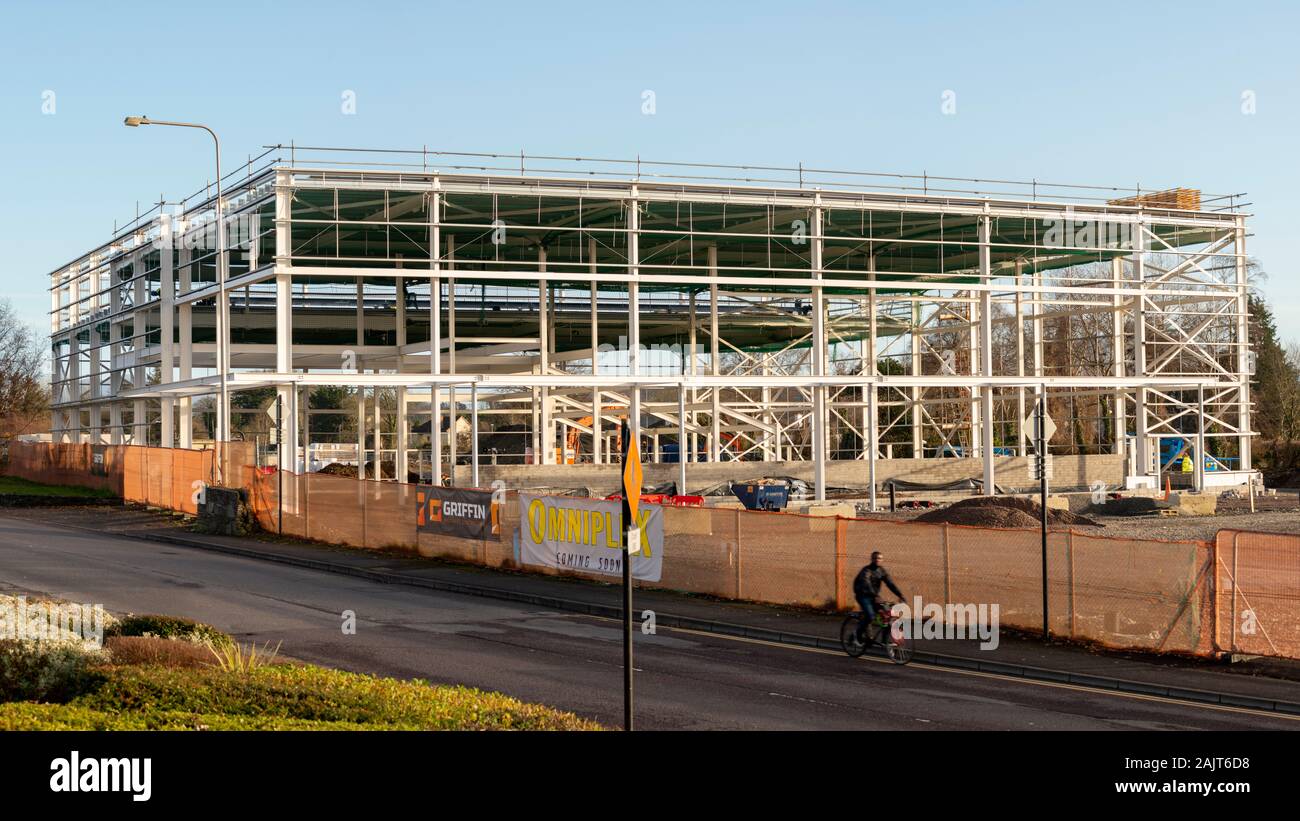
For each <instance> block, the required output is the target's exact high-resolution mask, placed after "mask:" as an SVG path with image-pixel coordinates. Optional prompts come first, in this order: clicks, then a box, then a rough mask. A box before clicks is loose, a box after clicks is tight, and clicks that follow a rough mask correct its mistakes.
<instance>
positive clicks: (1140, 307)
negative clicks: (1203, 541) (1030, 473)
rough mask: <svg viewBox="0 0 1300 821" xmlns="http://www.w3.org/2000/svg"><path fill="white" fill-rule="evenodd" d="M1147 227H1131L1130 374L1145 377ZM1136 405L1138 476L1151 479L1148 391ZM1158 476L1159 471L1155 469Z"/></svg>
mask: <svg viewBox="0 0 1300 821" xmlns="http://www.w3.org/2000/svg"><path fill="white" fill-rule="evenodd" d="M1145 230H1146V226H1145V224H1144V223H1143V221H1142V219H1141V217H1140V216H1139V217H1138V223H1137V224H1136V225H1135V226H1134V231H1133V234H1134V238H1135V240H1136V241H1135V247H1134V249H1133V279H1134V281H1135V283H1136V287H1137V298H1136V299H1135V300H1134V302H1133V374H1134V376H1139V377H1147V376H1150V374H1148V373H1147V327H1146V326H1147V319H1146V310H1147V305H1146V301H1147V291H1146V255H1145V251H1146V234H1145V233H1144V232H1145ZM1136 397H1137V404H1136V406H1135V407H1134V410H1133V433H1134V436H1135V439H1134V444H1135V446H1136V448H1135V449H1136V451H1137V468H1136V473H1137V475H1138V476H1149V475H1151V442H1150V440H1148V438H1147V389H1146V388H1138V389H1137V392H1136ZM1157 473H1158V469H1157Z"/></svg>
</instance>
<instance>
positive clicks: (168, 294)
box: [90, 206, 176, 448]
mask: <svg viewBox="0 0 1300 821" xmlns="http://www.w3.org/2000/svg"><path fill="white" fill-rule="evenodd" d="M159 208H160V210H161V206H160V207H159ZM158 231H159V233H158V238H159V242H160V246H161V247H160V248H159V249H158V257H159V271H158V278H159V286H158V291H159V293H158V331H159V333H158V353H159V357H158V381H159V383H160V384H162V385H167V384H169V383H171V382H172V381H173V377H174V376H175V373H176V372H175V369H174V368H175V364H176V363H175V361H174V356H175V350H174V345H173V341H172V340H173V337H174V336H175V333H176V317H175V314H176V309H175V302H176V265H175V262H176V254H175V250H174V249H175V243H174V242H173V241H172V231H171V218H170V217H169V216H168V215H167V214H159V215H158ZM92 333H93V331H92ZM92 365H93V369H92V370H93V371H94V373H93V375H92V377H91V381H90V385H91V392H92V395H93V394H95V393H98V391H99V356H98V352H96V353H95V356H94V359H93V360H92ZM99 410H100V409H99V407H98V406H96V407H95V409H94V411H92V418H91V421H92V422H93V423H95V425H94V426H95V428H98V427H99ZM158 412H159V420H160V424H159V443H160V444H161V445H162V446H163V447H165V448H170V447H175V443H176V428H175V402H174V400H173V399H172V398H171V397H170V396H164V397H163V398H162V399H161V400H159V402H158ZM94 441H95V442H96V443H98V442H99V435H98V431H96V432H95V436H94Z"/></svg>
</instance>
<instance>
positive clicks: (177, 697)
mask: <svg viewBox="0 0 1300 821" xmlns="http://www.w3.org/2000/svg"><path fill="white" fill-rule="evenodd" d="M92 676H93V680H91V681H88V682H87V683H86V686H85V688H84V690H83V692H82V693H81V694H80V695H78V696H76V697H74V698H72V699H70V700H69V701H67V702H65V703H63V704H48V703H38V702H31V701H21V702H9V703H6V704H0V730H593V729H599V726H598V725H597V724H595V723H594V722H591V721H588V720H586V719H582V718H579V717H578V716H575V715H573V714H572V713H565V712H562V711H559V710H553V709H551V708H549V707H544V706H541V705H537V704H527V703H524V702H521V701H518V700H516V699H513V698H510V697H509V696H505V695H502V694H500V693H488V692H483V691H481V690H475V689H472V688H468V687H453V686H438V685H430V684H428V683H426V682H423V681H418V680H417V681H398V680H396V679H390V678H379V677H376V676H368V675H360V674H356V673H347V672H343V671H340V670H329V669H325V668H321V667H313V666H310V665H272V666H268V667H262V668H258V669H256V670H253V671H251V672H249V673H246V674H242V675H241V674H232V673H228V672H225V671H222V670H219V669H213V668H205V669H169V668H166V667H161V666H154V665H150V666H135V665H132V666H125V667H121V666H108V667H103V668H100V669H97V670H95V671H94V672H93V673H92Z"/></svg>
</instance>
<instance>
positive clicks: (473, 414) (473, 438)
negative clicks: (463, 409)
mask: <svg viewBox="0 0 1300 821" xmlns="http://www.w3.org/2000/svg"><path fill="white" fill-rule="evenodd" d="M469 470H470V477H469V484H470V487H482V484H481V483H480V482H479V477H478V383H477V382H471V383H470V386H469Z"/></svg>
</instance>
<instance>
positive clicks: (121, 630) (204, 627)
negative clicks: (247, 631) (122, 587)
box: [106, 615, 234, 649]
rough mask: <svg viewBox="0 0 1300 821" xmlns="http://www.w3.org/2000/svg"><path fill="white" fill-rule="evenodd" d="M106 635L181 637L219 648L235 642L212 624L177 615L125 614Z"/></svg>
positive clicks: (183, 639) (195, 642) (184, 639)
mask: <svg viewBox="0 0 1300 821" xmlns="http://www.w3.org/2000/svg"><path fill="white" fill-rule="evenodd" d="M106 635H111V636H144V637H151V638H160V639H179V640H181V641H188V642H193V643H194V644H206V645H208V646H209V647H215V648H217V649H221V648H224V647H229V646H230V645H231V644H233V643H234V640H233V639H232V638H230V636H228V635H226V634H225V633H223V632H221V631H220V630H218V629H217V628H215V627H213V626H212V625H210V624H204V623H203V622H198V621H191V620H190V619H182V618H179V617H177V616H156V615H144V616H125V617H123V618H122V620H121V621H119V622H118V623H117V624H115V625H113V627H112V628H110V629H109V630H108V631H106Z"/></svg>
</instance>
